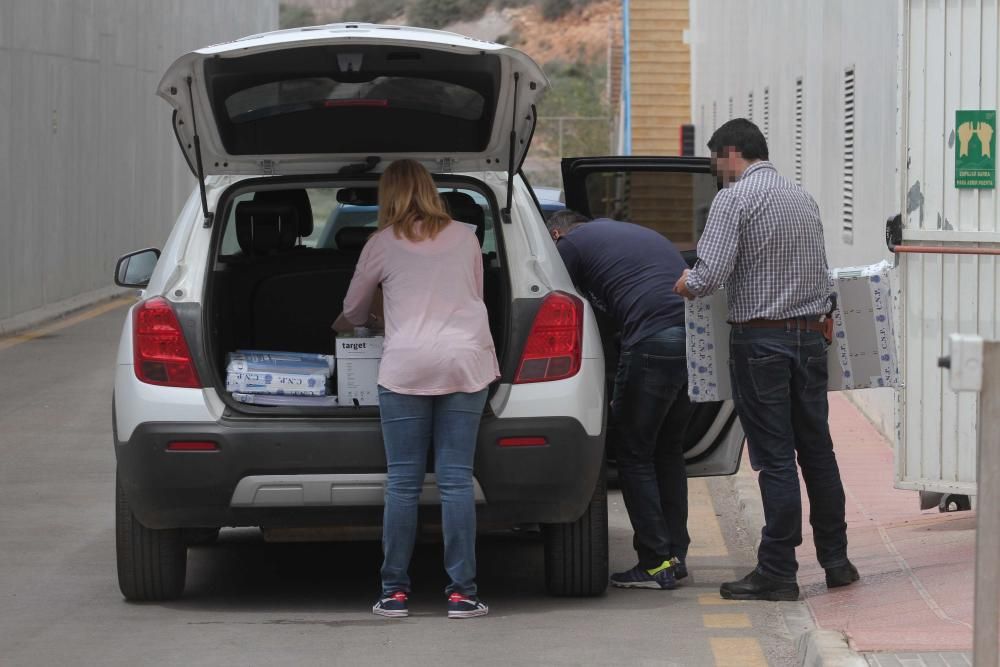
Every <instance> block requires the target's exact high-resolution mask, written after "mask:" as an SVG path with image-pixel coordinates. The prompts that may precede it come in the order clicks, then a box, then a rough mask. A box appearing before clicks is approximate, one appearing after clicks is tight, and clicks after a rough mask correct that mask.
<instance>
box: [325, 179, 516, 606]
mask: <svg viewBox="0 0 1000 667" xmlns="http://www.w3.org/2000/svg"><path fill="white" fill-rule="evenodd" d="M378 201H379V213H378V216H379V218H378V227H379V229H378V231H377V232H376V233H375V234H374V235H372V237H371V239H370V240H369V241H368V243H367V244H366V245H365V247H364V250H363V251H362V253H361V258H360V260H359V261H358V266H357V269H356V270H355V273H354V278H353V280H352V281H351V286H350V288H349V289H348V291H347V296H346V297H345V298H344V312H343V314H342V315H341V317H340V318H338V322H337V328H338V329H341V328H342V327H344V326H350V325H354V326H362V325H364V324H366V323H368V321H369V318H370V312H371V304H372V300H373V298H374V296H375V292H376V289H377V288H378V286H379V285H381V287H382V291H383V295H384V312H385V346H384V352H383V356H382V363H381V366H380V368H379V376H378V383H379V406H380V412H381V416H382V437H383V441H384V443H385V455H386V460H387V461H388V464H389V465H388V470H389V474H388V481H387V483H386V492H385V514H384V522H383V532H382V550H383V554H384V561H383V564H382V595H381V597H380V599H379V601H378V602H376V603H375V606H374V607H373V608H372V612H373V613H375V614H377V615H380V616H389V617H402V616H407V615H408V614H409V610H408V607H407V598H408V596H409V594H410V578H409V575H408V574H407V570H408V568H409V564H410V556H411V555H412V553H413V544H414V541H415V540H416V534H417V499H418V497H419V495H420V491H421V489H422V487H423V482H424V473H425V471H426V469H427V453H428V451H429V449H430V447H431V445H432V444H433V447H434V465H435V469H434V472H435V475H436V477H437V485H438V490H439V491H440V493H441V514H442V523H443V530H444V566H445V570H446V571H447V573H448V576H449V577H450V578H451V583H450V584H449V585H448V587H447V588H446V590H445V593H446V594H447V596H448V603H447V605H448V617H449V618H470V617H474V616H484V615H486V614H487V612H488V611H489V608H488V607H487V606H486V604H485V603H484V602H482V601H481V600H479V598H478V597H477V590H476V581H475V577H476V507H475V499H474V496H473V486H472V464H473V459H474V456H475V450H476V438H477V435H478V432H479V420H480V417H481V416H482V413H483V407H484V406H485V404H486V392H487V387H488V386H489V385H490V383H492V382H493V381H494V380H495V379H497V378H498V377H499V376H500V372H499V366H498V364H497V358H496V352H495V351H494V348H493V339H492V337H491V336H490V328H489V321H488V319H487V314H486V305H485V304H484V303H483V263H482V251H481V250H480V247H479V242H478V240H477V239H476V235H475V233H474V232H473V231H471V230H470V229H469V228H468V227H467V226H466V225H463V224H462V223H459V222H455V221H453V220H452V219H451V217H450V216H449V215H448V213H447V211H446V210H445V208H444V205H443V203H442V201H441V198H440V197H439V196H438V192H437V188H436V187H435V185H434V180H433V179H432V178H431V175H430V174H429V173H428V172H427V170H426V169H424V168H423V167H422V166H421V165H420V164H419V163H417V162H414V161H412V160H399V161H397V162H394V163H392V164H391V165H389V167H388V168H387V169H386V170H385V173H384V174H382V177H381V179H380V181H379V192H378Z"/></svg>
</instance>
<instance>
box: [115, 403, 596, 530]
mask: <svg viewBox="0 0 1000 667" xmlns="http://www.w3.org/2000/svg"><path fill="white" fill-rule="evenodd" d="M522 436H530V437H533V438H544V439H545V441H546V444H545V445H542V446H513V447H505V446H501V445H500V444H499V442H500V440H501V438H510V437H522ZM175 441H208V442H214V443H216V444H217V445H218V449H217V450H216V451H209V452H204V451H168V449H167V447H168V445H169V444H170V443H171V442H175ZM115 450H116V455H117V458H118V475H119V479H120V481H121V484H122V487H123V489H124V491H125V495H126V498H127V499H128V501H129V504H130V505H131V507H132V510H133V512H134V513H135V515H136V518H138V520H139V521H140V522H141V523H143V524H144V525H146V526H147V527H150V528H178V527H195V526H253V525H260V526H267V527H284V526H288V527H293V526H309V525H324V524H330V523H337V524H340V523H345V522H346V523H351V524H355V523H359V522H362V523H363V522H369V523H370V522H377V521H378V520H380V518H381V502H382V501H381V498H382V490H381V486H382V484H383V483H384V477H385V472H386V463H385V453H384V450H383V446H382V438H381V431H380V427H379V422H378V421H377V420H372V419H364V420H360V419H359V420H348V419H337V420H317V419H313V420H279V419H244V420H231V419H223V420H221V421H218V422H195V423H143V424H139V425H138V426H137V427H136V428H135V430H134V431H133V432H132V433H131V436H130V437H129V439H128V440H127V441H118V440H117V439H116V442H115ZM603 457H604V435H603V433H602V434H600V435H597V436H590V435H587V433H586V431H585V429H584V427H583V425H582V424H581V423H580V422H579V421H577V420H575V419H573V418H571V417H546V418H517V419H501V418H497V417H484V418H483V421H482V424H481V427H480V432H479V439H478V443H477V451H476V462H475V471H474V475H475V478H476V483H477V487H476V492H477V500H478V501H479V513H480V518H481V520H483V521H484V522H489V523H500V524H503V523H506V524H511V525H516V524H525V523H563V522H569V521H574V520H575V519H577V518H579V516H581V515H582V514H583V512H584V510H585V509H586V507H587V503H588V502H589V501H590V498H591V495H592V493H593V490H594V487H595V485H596V482H597V477H598V475H599V474H600V471H601V468H602V465H603ZM429 487H430V488H428V491H427V493H425V497H424V500H423V502H424V503H425V504H431V505H433V504H436V498H435V496H434V489H433V484H430V485H429Z"/></svg>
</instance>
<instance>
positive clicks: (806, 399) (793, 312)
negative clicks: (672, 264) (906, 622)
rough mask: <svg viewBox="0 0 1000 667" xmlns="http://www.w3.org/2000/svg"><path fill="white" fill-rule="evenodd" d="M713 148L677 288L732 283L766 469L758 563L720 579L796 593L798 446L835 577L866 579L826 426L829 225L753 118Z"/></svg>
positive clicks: (697, 291) (745, 394) (745, 588)
mask: <svg viewBox="0 0 1000 667" xmlns="http://www.w3.org/2000/svg"><path fill="white" fill-rule="evenodd" d="M708 147H709V149H710V150H711V151H712V171H713V172H714V173H715V174H716V176H717V177H719V178H720V179H721V182H722V185H723V186H724V187H723V188H722V189H721V190H720V191H719V193H718V194H717V195H716V197H715V200H714V201H713V202H712V209H711V211H710V212H709V214H708V223H707V225H706V226H705V233H704V235H703V236H702V238H701V240H700V241H699V242H698V263H697V264H696V265H695V267H694V269H692V270H690V271H685V273H684V275H683V276H681V278H680V280H678V281H677V285H676V286H675V288H674V291H675V292H677V293H678V294H681V295H682V296H684V297H686V298H689V299H692V298H694V297H698V296H707V295H709V294H711V293H712V292H714V291H716V290H717V289H719V288H720V287H722V286H723V285H725V287H726V296H727V300H728V303H729V317H730V322H731V323H732V325H733V328H732V334H731V338H730V376H731V378H732V385H733V395H734V403H735V405H736V411H737V414H738V415H739V417H740V421H741V422H742V424H743V428H744V430H745V431H746V434H747V442H748V446H749V451H750V463H751V465H752V466H753V468H754V469H755V470H757V471H758V472H759V474H758V483H759V484H760V491H761V497H762V499H763V501H764V519H765V524H766V525H765V526H764V529H763V531H762V533H761V541H760V548H759V549H758V552H757V567H756V569H755V570H754V571H753V572H751V573H750V574H748V575H747V576H746V577H744V578H743V579H741V580H739V581H732V582H727V583H724V584H722V587H721V588H720V593H721V595H722V597H724V598H727V599H734V600H795V599H797V598H798V596H799V587H798V584H797V583H796V579H795V575H796V572H797V571H798V563H797V562H796V560H795V547H797V546H798V545H799V544H801V543H802V500H801V497H800V495H799V477H798V471H797V469H796V455H797V457H798V465H799V466H800V467H801V469H802V478H803V479H804V480H805V483H806V491H807V492H808V494H809V508H810V511H809V522H810V524H811V525H812V528H813V539H814V541H815V544H816V555H817V557H818V559H819V562H820V565H822V566H823V568H824V569H825V570H826V585H827V586H828V587H831V588H833V587H837V586H846V585H848V584H851V583H853V582H855V581H857V580H858V571H857V569H855V567H854V566H853V565H852V564H851V562H850V561H849V560H848V559H847V523H846V521H845V519H844V487H843V484H842V483H841V480H840V470H839V468H838V467H837V459H836V457H835V455H834V452H833V441H832V440H831V439H830V429H829V425H828V423H827V419H828V415H829V406H828V403H827V397H826V391H827V389H826V387H827V365H826V363H827V362H826V353H827V348H828V345H829V344H828V340H827V337H828V336H829V332H828V323H829V320H828V318H827V314H828V313H829V312H830V309H831V303H830V293H829V288H828V283H827V263H826V249H825V245H824V241H823V225H822V223H821V221H820V216H819V208H818V207H817V206H816V202H815V201H814V200H813V198H812V197H811V196H809V193H807V192H806V191H805V190H803V189H802V188H801V187H799V186H798V185H796V184H794V183H792V182H791V181H789V180H787V179H785V178H783V177H782V176H781V175H780V174H778V172H777V170H776V169H775V168H774V165H772V164H771V163H770V162H769V161H768V159H767V158H768V153H767V142H766V141H765V139H764V136H763V135H762V134H761V132H760V130H759V129H758V128H757V126H756V125H754V124H753V123H751V122H750V121H748V120H745V119H742V118H740V119H736V120H731V121H729V122H728V123H726V124H724V125H723V126H722V127H720V128H719V129H718V130H717V131H716V132H715V134H713V135H712V138H711V139H710V140H709V142H708Z"/></svg>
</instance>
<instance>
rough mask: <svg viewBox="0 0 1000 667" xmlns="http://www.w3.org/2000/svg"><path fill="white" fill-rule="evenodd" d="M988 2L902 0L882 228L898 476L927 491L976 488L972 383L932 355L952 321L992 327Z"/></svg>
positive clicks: (996, 300)
mask: <svg viewBox="0 0 1000 667" xmlns="http://www.w3.org/2000/svg"><path fill="white" fill-rule="evenodd" d="M997 4H998V3H997V0H901V9H900V31H899V34H900V40H899V59H898V62H899V69H900V71H899V97H898V119H899V120H898V122H899V132H898V139H899V141H898V147H899V151H900V154H899V170H898V173H899V184H900V193H899V196H900V210H901V211H902V215H901V220H900V219H897V224H896V225H895V227H896V229H895V231H893V232H890V233H889V234H887V236H891V237H893V238H892V239H891V241H890V243H891V244H893V245H895V246H896V247H895V249H896V251H897V258H898V264H899V275H898V280H897V284H898V285H899V308H898V317H899V323H898V329H897V330H898V331H899V333H900V335H899V338H900V345H901V349H900V357H901V360H902V361H901V369H900V370H901V376H902V383H903V386H902V387H901V389H900V390H899V392H898V394H897V438H896V442H897V451H896V486H897V487H899V488H902V489H914V490H918V491H922V492H925V494H924V497H925V498H926V497H927V492H932V493H935V494H953V495H955V496H959V498H960V500H961V499H962V497H968V496H973V495H975V493H976V441H977V435H978V431H979V428H980V424H981V423H982V421H983V420H982V419H981V415H980V414H979V411H978V407H977V401H976V396H975V395H974V394H956V393H954V392H952V391H951V390H950V388H949V387H948V380H947V377H946V376H945V375H944V374H943V373H942V371H941V369H940V368H938V364H937V360H938V357H940V356H943V355H946V354H947V353H948V350H947V346H948V336H949V335H950V334H953V333H963V334H978V335H980V336H982V337H983V338H986V339H993V340H996V339H1000V321H998V314H1000V289H998V281H1000V257H998V255H1000V205H998V202H997V191H996V185H995V181H996V173H995V166H996V144H997V139H996V135H995V132H996V130H997V129H998V128H997V126H996V111H997V89H998V86H1000V73H998V61H1000V53H998V47H997V42H998V36H1000V15H998V9H997ZM963 112H972V113H971V114H970V113H963ZM991 165H992V169H993V172H992V175H991V176H990V175H988V174H987V172H989V171H990V169H989V168H990V166H991ZM890 227H893V225H892V223H891V222H890ZM994 438H995V440H994V441H995V442H1000V434H995V435H994ZM963 504H964V503H963Z"/></svg>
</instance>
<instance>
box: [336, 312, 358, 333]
mask: <svg viewBox="0 0 1000 667" xmlns="http://www.w3.org/2000/svg"><path fill="white" fill-rule="evenodd" d="M330 328H331V329H333V330H334V331H336V332H337V333H342V334H349V333H354V325H353V324H351V323H350V321H349V320H348V319H347V318H346V317H344V313H340V315H338V316H337V319H336V320H335V321H334V323H333V326H331V327H330Z"/></svg>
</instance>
